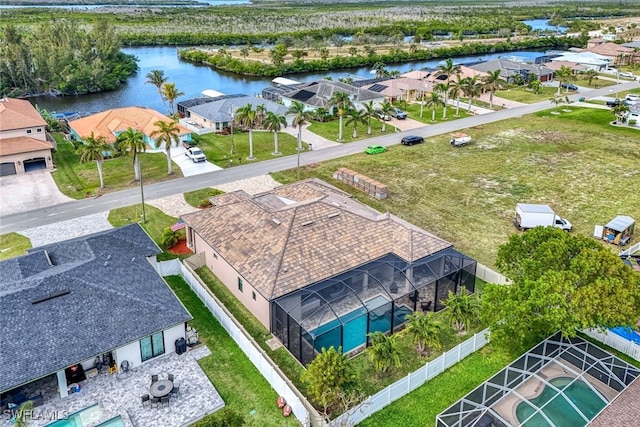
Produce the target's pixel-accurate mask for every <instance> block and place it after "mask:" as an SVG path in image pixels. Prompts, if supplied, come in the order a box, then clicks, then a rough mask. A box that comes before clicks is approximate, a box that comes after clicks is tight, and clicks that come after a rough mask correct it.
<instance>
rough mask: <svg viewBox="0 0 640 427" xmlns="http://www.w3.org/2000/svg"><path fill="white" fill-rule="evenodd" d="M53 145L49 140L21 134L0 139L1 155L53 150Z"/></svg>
mask: <svg viewBox="0 0 640 427" xmlns="http://www.w3.org/2000/svg"><path fill="white" fill-rule="evenodd" d="M52 148H53V145H51V143H50V142H48V141H40V140H38V139H33V138H29V137H26V136H19V137H16V138H7V139H2V140H0V156H9V155H11V154H19V153H29V152H32V151H40V150H51V149H52Z"/></svg>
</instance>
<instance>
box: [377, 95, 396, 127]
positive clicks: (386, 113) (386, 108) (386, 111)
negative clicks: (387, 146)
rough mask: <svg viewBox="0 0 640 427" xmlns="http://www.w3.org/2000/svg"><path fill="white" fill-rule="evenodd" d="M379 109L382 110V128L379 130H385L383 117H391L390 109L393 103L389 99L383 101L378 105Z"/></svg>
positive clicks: (385, 124)
mask: <svg viewBox="0 0 640 427" xmlns="http://www.w3.org/2000/svg"><path fill="white" fill-rule="evenodd" d="M380 110H381V111H382V129H381V132H386V131H387V122H386V121H385V120H384V118H385V117H391V111H393V105H391V103H390V102H389V101H384V102H383V103H382V105H381V106H380Z"/></svg>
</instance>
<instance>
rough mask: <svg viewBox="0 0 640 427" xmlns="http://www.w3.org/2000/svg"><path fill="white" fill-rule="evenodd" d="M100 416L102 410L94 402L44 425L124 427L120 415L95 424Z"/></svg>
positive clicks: (60, 426) (50, 426)
mask: <svg viewBox="0 0 640 427" xmlns="http://www.w3.org/2000/svg"><path fill="white" fill-rule="evenodd" d="M101 418H102V410H101V409H100V406H98V404H97V403H96V404H95V405H91V406H88V407H86V408H84V409H81V410H79V411H78V412H74V413H73V414H71V415H69V416H68V417H67V418H66V419H64V420H58V421H55V422H53V423H50V424H47V425H46V427H86V426H90V425H91V426H95V427H124V422H123V421H122V418H121V417H120V416H117V417H114V418H111V419H110V420H108V421H105V422H103V423H101V424H97V425H96V422H98V421H99V420H100V419H101Z"/></svg>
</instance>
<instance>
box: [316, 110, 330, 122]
mask: <svg viewBox="0 0 640 427" xmlns="http://www.w3.org/2000/svg"><path fill="white" fill-rule="evenodd" d="M327 117H329V110H327V109H326V108H323V107H318V108H316V109H315V111H314V112H313V120H316V121H318V122H324V121H325V120H327Z"/></svg>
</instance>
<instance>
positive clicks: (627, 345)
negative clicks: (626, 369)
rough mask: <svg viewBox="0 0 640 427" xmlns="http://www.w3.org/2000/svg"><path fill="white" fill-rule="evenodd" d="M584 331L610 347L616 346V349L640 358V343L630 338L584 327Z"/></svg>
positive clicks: (637, 358)
mask: <svg viewBox="0 0 640 427" xmlns="http://www.w3.org/2000/svg"><path fill="white" fill-rule="evenodd" d="M582 332H584V333H585V334H586V335H588V336H590V337H591V338H593V339H596V340H598V341H600V342H601V343H604V344H606V345H608V346H609V347H613V348H615V349H616V350H618V351H620V352H622V353H624V354H626V355H627V356H630V357H633V358H634V359H636V360H640V345H638V344H636V343H634V342H633V341H629V340H628V339H625V338H623V337H621V336H620V335H618V334H614V333H613V332H609V331H599V330H597V329H584V330H583V331H582Z"/></svg>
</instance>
